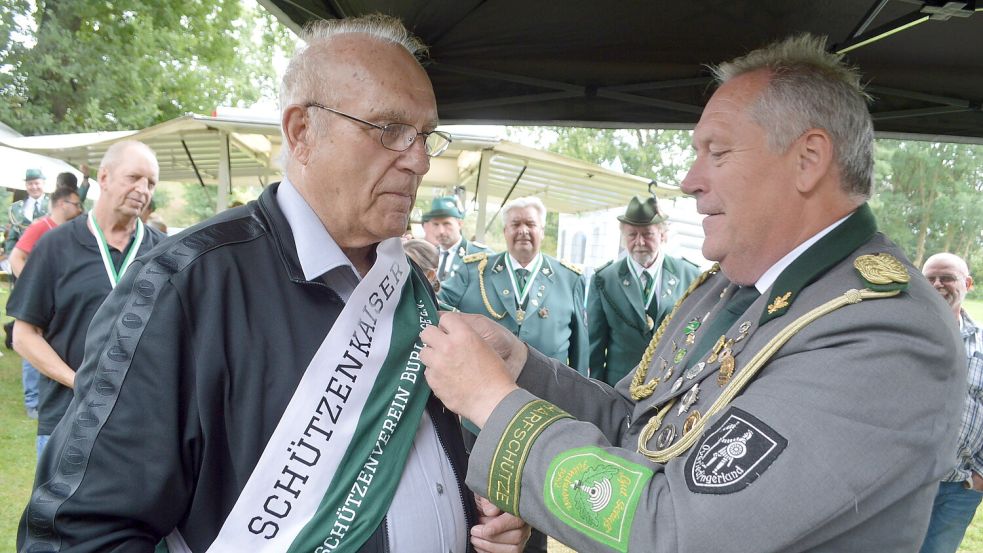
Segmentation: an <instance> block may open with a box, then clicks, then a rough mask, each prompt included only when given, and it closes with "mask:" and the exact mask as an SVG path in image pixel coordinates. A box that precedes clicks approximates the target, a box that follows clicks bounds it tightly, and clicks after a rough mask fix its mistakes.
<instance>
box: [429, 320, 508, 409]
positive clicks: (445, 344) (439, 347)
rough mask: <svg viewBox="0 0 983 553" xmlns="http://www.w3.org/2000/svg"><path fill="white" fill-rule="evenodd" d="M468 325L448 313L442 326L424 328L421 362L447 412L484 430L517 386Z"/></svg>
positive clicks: (504, 367) (494, 354)
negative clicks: (489, 418)
mask: <svg viewBox="0 0 983 553" xmlns="http://www.w3.org/2000/svg"><path fill="white" fill-rule="evenodd" d="M468 322H469V320H467V319H465V318H464V317H463V316H461V315H459V314H457V313H447V314H444V315H443V316H442V317H441V318H440V325H439V326H429V327H427V328H425V329H424V330H423V332H421V333H420V339H421V340H423V343H424V344H426V347H425V348H423V350H422V351H421V352H420V360H421V361H423V363H424V364H425V365H426V366H427V370H426V372H425V373H424V374H425V376H426V378H427V383H428V384H430V388H431V389H432V390H433V392H434V394H436V395H437V397H438V398H440V400H441V401H442V402H444V405H446V406H447V408H448V409H450V410H451V411H454V412H455V413H457V414H458V415H461V416H463V417H465V418H467V419H469V420H471V421H472V422H474V423H475V424H476V425H477V426H478V427H479V428H481V427H482V426H484V424H485V421H486V420H487V419H488V416H489V415H491V412H492V411H493V410H494V409H495V407H496V406H497V405H498V403H499V402H500V401H501V400H502V399H504V398H505V396H507V395H508V394H509V393H510V392H512V390H515V389H516V388H517V386H516V385H515V378H514V377H513V376H512V375H511V373H510V371H509V369H508V367H507V366H506V363H505V361H503V360H502V357H501V356H500V355H499V354H498V353H497V352H496V350H495V349H493V348H492V346H490V345H489V344H487V343H485V340H484V339H482V336H481V335H480V334H479V333H478V332H476V331H475V330H474V329H473V328H471V326H470V325H469V324H468ZM520 345H521V342H520ZM511 350H512V348H509V349H508V350H506V351H511Z"/></svg>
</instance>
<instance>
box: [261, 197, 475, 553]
mask: <svg viewBox="0 0 983 553" xmlns="http://www.w3.org/2000/svg"><path fill="white" fill-rule="evenodd" d="M276 199H277V204H279V206H280V209H281V210H282V211H283V215H284V217H285V218H286V219H287V223H288V224H289V225H290V231H291V232H292V233H293V236H294V243H295V244H296V246H297V258H298V259H299V260H300V266H301V269H302V270H303V271H304V278H306V279H307V280H315V279H318V278H321V279H322V280H323V282H324V283H325V284H327V285H328V286H329V287H330V288H331V289H332V290H334V291H335V292H337V293H338V295H339V296H341V298H342V300H344V301H348V298H350V297H351V295H352V292H353V291H354V290H355V287H356V286H358V283H359V281H360V280H361V277H360V276H359V274H358V271H356V270H355V266H354V265H352V262H351V261H350V260H349V259H348V257H347V256H345V254H344V253H343V252H342V251H341V248H340V247H339V246H338V244H337V243H336V242H335V241H334V239H333V238H332V237H331V234H330V233H329V232H328V230H327V229H326V228H324V225H323V224H322V223H321V220H320V219H319V218H318V216H317V214H316V213H315V212H314V210H313V209H311V207H310V205H308V203H307V201H306V200H304V198H303V196H301V195H300V193H299V192H297V189H296V188H294V186H293V185H292V184H291V183H290V181H289V180H288V179H287V178H286V177H284V179H283V181H282V182H281V183H280V187H279V188H278V189H277V194H276ZM386 518H387V527H388V530H389V542H390V544H391V548H390V550H391V551H393V552H394V553H431V552H435V551H438V552H441V553H443V552H452V553H463V552H464V551H465V548H466V546H467V542H468V535H467V531H468V529H467V522H466V521H465V519H464V499H463V498H462V496H461V492H460V489H459V487H458V482H457V479H456V477H455V476H454V469H453V468H452V467H451V464H450V459H448V457H447V454H446V453H445V452H444V449H443V446H441V445H440V440H439V438H438V437H437V430H436V428H434V425H433V421H432V420H431V419H430V415H429V414H428V413H427V412H426V411H424V413H423V417H422V418H421V420H420V426H419V428H418V429H417V432H416V437H415V438H414V440H413V446H412V448H411V449H410V453H409V456H408V457H407V459H406V466H405V467H403V475H402V477H401V478H400V481H399V485H398V486H397V488H396V494H395V496H394V497H393V500H392V503H391V504H390V505H389V512H388V513H387V514H386Z"/></svg>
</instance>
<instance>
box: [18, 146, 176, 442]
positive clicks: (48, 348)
mask: <svg viewBox="0 0 983 553" xmlns="http://www.w3.org/2000/svg"><path fill="white" fill-rule="evenodd" d="M158 173H159V169H158V165H157V158H156V157H155V156H154V153H153V151H151V150H150V148H148V147H147V146H146V145H145V144H143V143H141V142H136V141H126V142H119V143H116V144H114V145H113V146H111V147H110V148H109V150H107V151H106V155H105V156H104V157H103V159H102V163H101V164H100V166H99V177H98V178H99V188H100V192H101V195H100V196H99V200H98V201H97V202H96V205H95V207H94V208H93V209H92V211H91V212H90V213H89V214H88V216H86V217H76V218H75V219H73V220H72V221H70V222H68V223H65V224H64V225H60V226H58V227H57V228H55V229H53V230H51V231H50V232H48V233H46V234H45V235H44V236H43V237H42V239H41V240H39V241H38V243H37V245H36V246H35V247H34V249H33V251H32V252H31V256H30V257H29V258H28V262H27V264H25V265H24V270H23V272H22V273H21V275H20V278H18V279H17V287H16V288H14V291H13V292H12V293H11V295H10V299H9V300H8V302H7V313H8V314H9V315H10V316H12V317H14V319H15V322H14V349H15V350H16V351H17V353H19V354H20V355H21V356H22V357H24V358H25V359H27V360H28V361H30V362H31V364H32V365H34V366H35V367H37V369H38V370H39V371H40V372H41V385H40V390H39V403H38V439H37V450H38V455H39V456H40V454H41V450H42V449H44V445H45V443H46V442H47V440H48V436H49V435H50V434H51V432H52V430H54V428H55V425H57V424H58V421H59V420H61V417H62V415H63V414H64V413H65V409H67V408H68V404H69V403H70V402H71V401H72V388H74V386H75V370H76V369H77V368H78V367H79V365H80V364H81V363H82V354H83V350H84V347H85V333H86V329H88V327H89V322H90V321H91V320H92V317H93V315H95V313H96V310H97V309H98V308H99V306H100V305H102V301H103V300H104V299H105V298H106V296H107V295H109V292H110V291H112V289H113V288H114V287H115V286H116V283H117V282H119V279H120V277H122V275H123V273H124V272H125V271H126V268H127V267H128V266H129V264H130V262H132V261H133V259H134V258H135V257H136V256H137V255H138V254H142V253H144V252H145V251H148V250H149V249H150V248H152V247H153V246H154V245H155V244H157V243H158V242H159V241H161V240H162V239H163V238H164V235H163V234H162V233H160V232H158V231H157V230H155V229H151V228H148V227H145V226H144V225H143V223H142V222H140V220H139V217H138V216H139V215H140V212H141V211H143V208H144V206H146V205H147V204H148V203H149V202H150V198H151V197H153V193H154V187H155V186H156V184H157V177H158Z"/></svg>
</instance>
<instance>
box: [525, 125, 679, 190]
mask: <svg viewBox="0 0 983 553" xmlns="http://www.w3.org/2000/svg"><path fill="white" fill-rule="evenodd" d="M509 136H510V137H512V138H515V137H519V136H524V137H529V136H533V137H535V141H536V142H537V143H538V145H539V147H541V148H545V149H547V150H550V151H552V152H555V153H558V154H561V155H565V156H569V157H572V158H574V159H580V160H583V161H588V162H590V163H596V164H598V165H601V166H604V167H609V168H613V169H617V170H620V171H624V172H625V173H628V174H631V175H636V176H639V177H646V178H649V179H652V180H654V181H655V182H657V183H659V184H663V185H671V186H678V185H679V181H680V180H682V177H683V175H685V173H686V170H687V169H688V168H689V165H690V163H692V161H693V154H692V150H690V148H689V144H690V132H689V131H675V130H665V129H590V128H574V127H515V128H513V129H510V130H509ZM524 141H526V142H528V140H524Z"/></svg>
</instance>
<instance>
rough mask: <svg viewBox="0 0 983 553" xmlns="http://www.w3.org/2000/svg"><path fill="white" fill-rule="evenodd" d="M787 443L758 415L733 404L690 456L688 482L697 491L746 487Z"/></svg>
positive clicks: (729, 491) (687, 469) (726, 490)
mask: <svg viewBox="0 0 983 553" xmlns="http://www.w3.org/2000/svg"><path fill="white" fill-rule="evenodd" d="M787 445H788V440H786V439H785V438H784V437H783V436H781V435H780V434H779V433H778V432H775V430H774V429H773V428H771V427H770V426H768V425H766V424H765V423H763V422H761V421H760V420H758V418H757V417H755V416H753V415H751V414H750V413H747V412H744V411H742V410H740V409H738V408H736V407H731V408H730V409H729V410H728V411H727V412H726V413H724V415H723V416H722V417H721V418H720V419H719V420H717V422H716V423H714V425H713V426H712V427H710V429H709V430H708V431H707V434H706V435H705V436H704V437H703V439H702V440H700V442H699V443H698V445H697V447H696V449H695V450H694V451H693V453H692V454H690V456H689V459H687V460H686V486H687V487H689V489H690V491H691V492H695V493H713V494H725V493H734V492H737V491H740V490H743V489H744V488H746V487H748V486H749V485H750V484H751V482H754V481H755V480H756V479H757V478H758V476H760V475H761V474H762V473H764V472H765V470H767V468H768V466H769V465H771V463H772V462H773V461H774V460H775V459H777V458H778V455H779V454H781V452H782V450H784V449H785V447H786V446H787Z"/></svg>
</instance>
